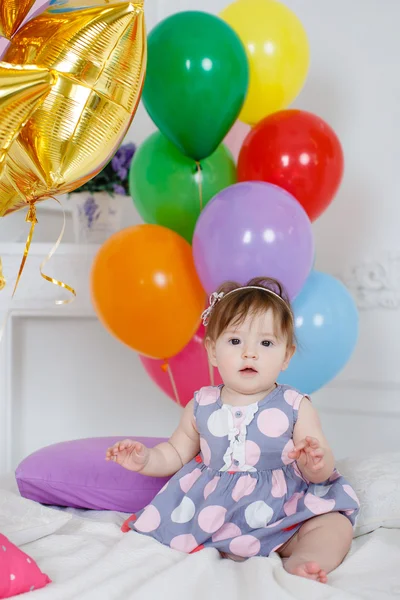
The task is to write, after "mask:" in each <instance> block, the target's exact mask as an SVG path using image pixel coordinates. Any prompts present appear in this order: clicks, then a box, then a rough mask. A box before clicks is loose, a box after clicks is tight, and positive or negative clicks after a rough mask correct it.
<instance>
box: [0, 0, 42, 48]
mask: <svg viewBox="0 0 400 600" xmlns="http://www.w3.org/2000/svg"><path fill="white" fill-rule="evenodd" d="M34 4H35V0H1V1H0V35H2V36H4V37H6V38H8V39H10V38H11V36H12V35H14V33H15V32H16V31H17V29H18V27H19V26H20V25H21V24H22V21H23V20H24V19H25V17H26V15H27V14H28V13H29V11H30V10H31V8H32V7H33V5H34Z"/></svg>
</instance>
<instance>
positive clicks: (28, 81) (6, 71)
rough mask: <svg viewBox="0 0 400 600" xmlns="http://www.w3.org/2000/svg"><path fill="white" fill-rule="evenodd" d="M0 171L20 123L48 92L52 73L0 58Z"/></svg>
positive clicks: (52, 77) (53, 80) (23, 123)
mask: <svg viewBox="0 0 400 600" xmlns="http://www.w3.org/2000/svg"><path fill="white" fill-rule="evenodd" d="M0 82H1V85H0V115H1V116H0V120H1V127H0V172H1V169H2V167H3V165H4V162H5V159H6V158H7V153H8V150H9V149H10V147H11V145H12V143H13V142H14V140H15V139H16V138H17V137H18V135H19V133H20V131H21V129H22V127H23V126H24V125H25V123H26V122H27V121H28V119H29V117H30V116H31V115H32V113H33V112H34V111H35V110H36V109H37V108H38V107H39V105H40V103H41V102H42V101H43V99H44V98H45V96H46V95H47V94H48V93H49V91H50V89H51V86H52V84H53V83H54V82H55V76H54V75H53V74H52V73H51V72H50V71H49V69H39V68H37V67H32V66H27V67H22V66H15V65H10V64H8V63H4V62H0Z"/></svg>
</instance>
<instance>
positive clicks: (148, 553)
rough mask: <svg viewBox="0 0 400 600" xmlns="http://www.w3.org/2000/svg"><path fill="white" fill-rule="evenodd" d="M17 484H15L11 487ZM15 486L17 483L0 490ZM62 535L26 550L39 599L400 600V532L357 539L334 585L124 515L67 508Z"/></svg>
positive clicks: (335, 575) (331, 580)
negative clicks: (184, 543)
mask: <svg viewBox="0 0 400 600" xmlns="http://www.w3.org/2000/svg"><path fill="white" fill-rule="evenodd" d="M10 483H11V485H10ZM11 487H13V488H14V489H15V487H14V484H13V482H12V478H11V479H8V481H7V482H5V481H4V480H3V481H0V493H1V489H8V490H10V488H11ZM67 510H68V512H69V513H71V514H72V518H71V520H70V521H68V523H66V525H64V526H63V527H62V528H61V529H60V530H58V531H57V532H56V533H54V534H52V535H49V536H47V537H44V538H42V539H40V540H37V541H35V542H32V543H29V544H25V545H24V546H23V547H22V548H23V550H24V551H25V552H27V553H28V554H30V555H31V556H32V557H33V558H34V559H35V560H36V561H37V563H38V564H39V566H40V568H41V569H42V570H43V571H44V572H45V573H47V574H48V575H49V576H50V578H51V579H52V581H53V583H52V584H50V585H48V586H47V587H46V588H44V589H43V590H38V591H36V592H34V596H29V597H30V598H34V599H35V600H42V599H43V600H76V599H77V598H79V600H120V599H121V600H125V599H126V600H158V599H160V600H204V599H205V598H207V600H221V598H224V599H225V598H226V599H229V600H239V599H240V600H242V599H247V598H251V599H252V600H268V599H272V600H293V599H296V600H303V599H304V600H314V599H315V600H328V599H329V600H331V599H335V600H336V599H337V600H347V599H348V600H350V599H368V600H386V599H389V598H396V597H400V530H399V529H378V530H376V531H374V532H373V533H370V534H368V535H364V536H361V537H359V538H357V539H356V540H354V542H353V546H352V549H351V552H350V553H349V555H348V557H347V558H346V560H345V561H344V563H343V564H342V565H341V566H340V567H339V568H338V569H337V570H336V571H334V572H333V573H332V574H330V576H329V584H328V585H322V584H319V583H315V582H311V581H307V580H305V579H301V578H299V577H294V576H292V575H289V574H288V573H286V571H285V570H284V569H283V567H282V563H281V560H280V558H279V556H278V555H277V554H273V555H272V556H270V557H269V558H252V559H250V560H248V561H246V562H244V563H234V562H232V561H229V560H223V559H221V558H220V557H219V554H218V552H217V551H215V550H213V549H208V550H203V551H201V552H198V553H196V554H193V555H186V554H182V553H180V552H176V551H174V550H170V549H168V548H166V547H164V546H162V545H161V544H158V543H157V542H155V541H154V540H152V539H150V538H148V537H146V536H141V535H139V534H137V533H134V532H129V533H127V534H123V533H122V532H121V531H120V525H121V523H122V522H123V520H124V518H125V516H126V515H123V514H122V513H116V512H95V511H80V510H74V509H67Z"/></svg>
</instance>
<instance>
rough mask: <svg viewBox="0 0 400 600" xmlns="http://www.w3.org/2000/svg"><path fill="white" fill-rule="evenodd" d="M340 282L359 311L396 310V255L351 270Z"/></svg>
mask: <svg viewBox="0 0 400 600" xmlns="http://www.w3.org/2000/svg"><path fill="white" fill-rule="evenodd" d="M342 281H343V282H344V283H345V285H346V286H347V287H348V288H349V289H350V291H351V292H352V293H353V295H354V297H355V300H356V303H357V306H358V308H360V309H363V310H366V309H376V308H381V309H382V308H383V309H398V308H400V253H394V252H392V253H387V254H384V255H382V256H380V257H379V258H375V259H366V260H364V261H362V262H361V263H359V264H358V265H355V266H353V267H352V268H351V269H349V271H348V272H347V273H346V275H345V276H344V277H343V278H342Z"/></svg>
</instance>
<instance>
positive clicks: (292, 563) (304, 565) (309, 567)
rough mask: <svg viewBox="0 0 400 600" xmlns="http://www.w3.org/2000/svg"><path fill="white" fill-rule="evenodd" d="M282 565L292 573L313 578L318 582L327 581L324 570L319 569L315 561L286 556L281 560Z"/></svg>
mask: <svg viewBox="0 0 400 600" xmlns="http://www.w3.org/2000/svg"><path fill="white" fill-rule="evenodd" d="M283 566H284V568H285V569H286V571H287V572H288V573H292V575H298V576H299V577H305V578H306V579H313V580H314V581H319V583H326V582H327V581H328V577H327V574H326V571H324V570H323V569H321V567H320V566H319V564H318V563H317V562H314V561H305V560H304V559H303V560H302V559H301V558H300V557H297V558H296V559H292V558H287V559H286V560H284V561H283Z"/></svg>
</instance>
